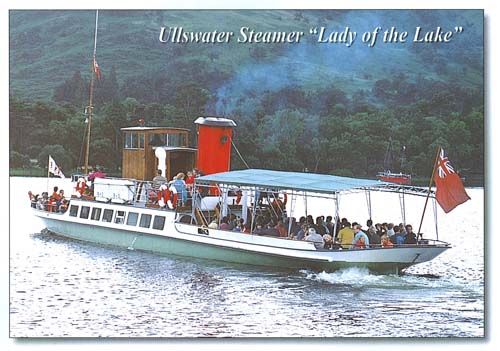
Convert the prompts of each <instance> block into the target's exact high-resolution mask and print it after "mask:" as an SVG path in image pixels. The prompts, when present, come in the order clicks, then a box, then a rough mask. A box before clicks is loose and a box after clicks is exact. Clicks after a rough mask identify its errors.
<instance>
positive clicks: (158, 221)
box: [153, 216, 165, 230]
mask: <svg viewBox="0 0 500 351" xmlns="http://www.w3.org/2000/svg"><path fill="white" fill-rule="evenodd" d="M163 227H165V216H155V219H154V220H153V229H158V230H163Z"/></svg>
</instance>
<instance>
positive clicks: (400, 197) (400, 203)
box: [399, 188, 406, 225]
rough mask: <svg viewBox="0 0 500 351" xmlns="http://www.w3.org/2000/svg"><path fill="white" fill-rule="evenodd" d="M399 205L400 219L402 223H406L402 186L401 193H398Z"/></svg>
mask: <svg viewBox="0 0 500 351" xmlns="http://www.w3.org/2000/svg"><path fill="white" fill-rule="evenodd" d="M399 206H400V207H401V220H402V221H403V224H404V225H406V205H405V191H404V188H403V190H402V192H401V193H399Z"/></svg>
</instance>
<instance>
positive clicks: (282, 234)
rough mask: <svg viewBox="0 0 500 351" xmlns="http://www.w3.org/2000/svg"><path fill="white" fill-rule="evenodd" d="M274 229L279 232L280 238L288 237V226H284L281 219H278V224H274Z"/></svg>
mask: <svg viewBox="0 0 500 351" xmlns="http://www.w3.org/2000/svg"><path fill="white" fill-rule="evenodd" d="M274 229H277V230H278V232H279V233H280V238H286V237H288V228H287V227H285V224H284V223H283V221H282V220H278V224H276V226H275V227H274Z"/></svg>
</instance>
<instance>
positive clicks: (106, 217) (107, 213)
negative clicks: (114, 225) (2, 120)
mask: <svg viewBox="0 0 500 351" xmlns="http://www.w3.org/2000/svg"><path fill="white" fill-rule="evenodd" d="M112 219H113V210H110V209H105V210H104V213H103V214H102V221H103V222H111V220H112Z"/></svg>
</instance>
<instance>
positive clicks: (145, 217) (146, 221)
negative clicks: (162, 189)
mask: <svg viewBox="0 0 500 351" xmlns="http://www.w3.org/2000/svg"><path fill="white" fill-rule="evenodd" d="M150 225H151V215H150V214H142V215H141V221H140V222H139V227H143V228H149V226H150Z"/></svg>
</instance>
